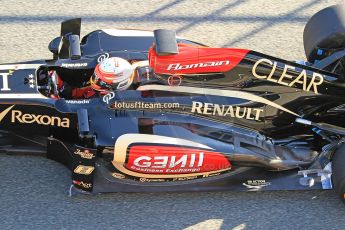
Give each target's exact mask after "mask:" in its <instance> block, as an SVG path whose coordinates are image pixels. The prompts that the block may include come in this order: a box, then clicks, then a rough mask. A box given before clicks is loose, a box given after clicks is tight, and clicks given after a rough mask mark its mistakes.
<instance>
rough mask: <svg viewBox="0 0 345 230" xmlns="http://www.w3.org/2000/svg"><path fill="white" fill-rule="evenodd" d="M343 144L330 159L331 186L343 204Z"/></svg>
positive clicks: (344, 189)
mask: <svg viewBox="0 0 345 230" xmlns="http://www.w3.org/2000/svg"><path fill="white" fill-rule="evenodd" d="M344 165H345V144H343V145H342V146H341V147H340V148H338V150H337V151H336V152H335V153H334V156H333V159H332V172H333V173H332V182H333V187H334V189H335V191H336V193H337V194H339V196H340V199H341V200H342V201H343V202H344V204H345V167H344Z"/></svg>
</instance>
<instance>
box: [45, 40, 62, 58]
mask: <svg viewBox="0 0 345 230" xmlns="http://www.w3.org/2000/svg"><path fill="white" fill-rule="evenodd" d="M61 46H62V37H56V38H54V39H53V40H52V41H51V42H50V43H49V45H48V49H49V50H50V52H52V53H53V54H54V57H55V56H58V54H59V52H60V49H61Z"/></svg>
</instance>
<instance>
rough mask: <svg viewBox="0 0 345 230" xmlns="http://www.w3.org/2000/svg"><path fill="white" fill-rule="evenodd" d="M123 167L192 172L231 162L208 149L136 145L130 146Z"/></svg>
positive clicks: (151, 171)
mask: <svg viewBox="0 0 345 230" xmlns="http://www.w3.org/2000/svg"><path fill="white" fill-rule="evenodd" d="M125 167H126V168H127V169H129V170H131V171H135V172H141V173H148V174H189V173H190V174H193V173H202V172H213V171H218V170H225V169H230V168H231V164H230V162H229V161H228V159H227V158H226V157H225V156H224V155H223V154H221V153H218V152H213V151H209V150H203V149H197V148H188V147H175V146H153V145H145V146H142V145H137V146H132V147H130V149H129V151H128V156H127V161H126V164H125Z"/></svg>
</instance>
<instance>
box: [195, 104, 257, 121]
mask: <svg viewBox="0 0 345 230" xmlns="http://www.w3.org/2000/svg"><path fill="white" fill-rule="evenodd" d="M263 111H264V110H263V109H257V108H249V107H240V106H232V105H220V104H213V103H203V102H198V101H193V105H192V113H197V114H203V115H214V116H220V117H232V118H240V119H247V120H255V121H259V120H260V116H262V115H263Z"/></svg>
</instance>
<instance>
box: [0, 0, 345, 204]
mask: <svg viewBox="0 0 345 230" xmlns="http://www.w3.org/2000/svg"><path fill="white" fill-rule="evenodd" d="M344 12H345V7H344V6H339V5H338V6H331V7H328V8H325V9H323V10H321V11H320V12H318V13H316V14H315V15H314V16H312V17H311V18H310V20H309V21H308V23H307V24H306V27H305V30H304V35H303V36H304V37H303V38H304V46H305V52H306V56H307V61H306V62H294V61H286V60H283V59H280V58H276V57H272V56H269V55H266V54H262V53H259V52H256V51H252V50H246V49H235V48H210V47H207V46H205V45H202V44H200V43H197V42H194V41H190V40H188V39H184V38H179V37H176V36H175V33H174V32H173V31H169V30H155V31H154V32H148V31H138V30H97V31H94V32H91V33H89V34H88V35H86V36H84V37H83V38H82V39H81V40H79V36H80V28H81V20H80V19H71V20H68V21H65V22H63V23H62V25H61V36H59V37H57V38H55V39H53V40H52V42H51V43H50V44H49V50H50V51H51V52H52V53H53V59H51V60H39V61H29V62H23V63H16V64H4V65H0V76H1V79H0V87H1V88H0V129H1V138H0V143H1V147H0V150H1V152H2V153H7V154H44V155H46V156H47V157H48V158H50V159H53V160H55V161H58V162H61V163H63V164H64V165H66V166H67V167H68V168H69V169H70V170H71V172H72V186H71V191H72V192H85V193H91V194H97V193H103V192H138V191H212V190H241V191H257V190H282V189H289V190H308V189H332V188H334V189H335V190H336V192H337V193H338V194H339V196H340V198H341V199H342V200H343V201H344V200H345V195H344V194H345V167H344V163H345V145H344V144H343V143H344V142H345V122H344V121H345V69H344V68H345V58H344V57H345V49H344V48H345V27H344V25H345V17H343V16H339V15H343V13H344ZM109 57H121V58H124V59H126V60H128V61H132V60H148V61H149V66H150V68H151V69H152V70H153V72H154V76H155V77H154V78H152V79H150V78H151V77H150V76H149V75H148V76H147V77H143V78H142V79H134V81H133V86H131V88H130V89H129V90H125V91H113V92H109V93H108V94H106V95H102V96H99V97H95V98H91V99H71V98H62V97H58V95H56V94H57V92H56V88H57V86H56V79H54V77H51V78H49V79H48V80H47V79H45V80H42V79H40V77H39V76H40V75H41V74H45V73H47V72H48V71H51V70H54V71H56V72H57V73H58V75H59V76H60V77H61V78H63V80H64V81H65V82H68V84H70V85H72V86H74V87H80V86H81V85H82V84H83V82H85V81H87V80H88V79H89V77H90V76H91V74H92V73H93V71H94V68H95V66H96V65H97V63H99V62H100V61H101V60H103V59H105V58H109Z"/></svg>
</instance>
